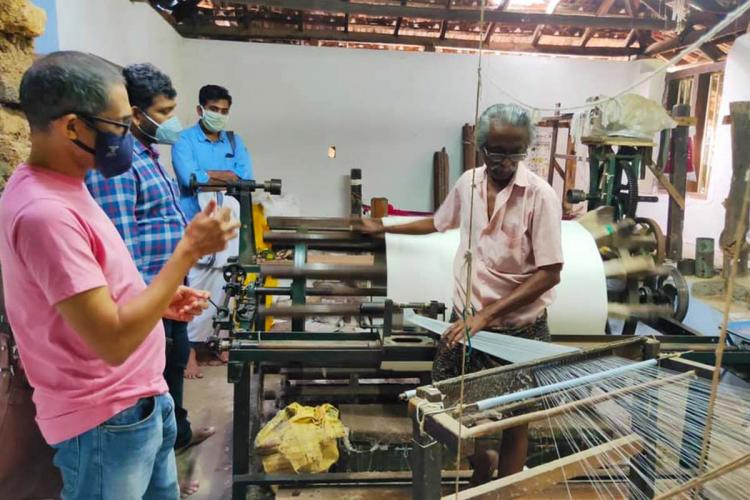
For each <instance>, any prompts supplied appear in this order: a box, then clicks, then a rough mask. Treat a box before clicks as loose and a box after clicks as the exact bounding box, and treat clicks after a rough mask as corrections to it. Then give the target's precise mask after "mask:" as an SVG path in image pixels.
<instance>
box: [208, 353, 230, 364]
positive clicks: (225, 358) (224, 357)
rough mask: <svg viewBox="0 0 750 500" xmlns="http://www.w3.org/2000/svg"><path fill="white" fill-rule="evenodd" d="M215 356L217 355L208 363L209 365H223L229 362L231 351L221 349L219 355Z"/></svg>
mask: <svg viewBox="0 0 750 500" xmlns="http://www.w3.org/2000/svg"><path fill="white" fill-rule="evenodd" d="M214 356H215V357H214V358H213V359H212V360H210V361H209V362H208V363H207V364H208V366H222V365H225V364H227V363H229V353H228V352H226V351H221V352H220V353H219V354H218V355H214Z"/></svg>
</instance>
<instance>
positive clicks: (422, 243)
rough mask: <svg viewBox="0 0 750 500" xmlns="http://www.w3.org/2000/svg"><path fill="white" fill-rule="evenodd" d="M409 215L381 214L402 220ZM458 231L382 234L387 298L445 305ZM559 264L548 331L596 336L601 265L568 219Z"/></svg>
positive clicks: (600, 328) (602, 317)
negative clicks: (438, 302)
mask: <svg viewBox="0 0 750 500" xmlns="http://www.w3.org/2000/svg"><path fill="white" fill-rule="evenodd" d="M416 219H417V218H414V217H386V218H385V219H383V222H384V224H386V225H394V224H402V223H405V222H410V221H412V220H416ZM458 244H459V231H457V230H456V231H447V232H445V233H436V234H430V235H426V236H407V235H402V234H387V235H386V253H387V264H388V297H389V298H390V299H392V300H393V301H395V302H397V303H406V302H428V301H430V300H437V301H440V302H443V303H444V304H446V305H447V306H448V307H451V306H452V297H453V282H454V281H453V259H454V256H455V254H456V251H457V249H458ZM562 246H563V259H564V261H565V264H564V265H563V271H562V276H561V280H560V284H559V285H558V286H557V287H556V289H555V292H556V297H555V301H554V302H553V303H552V305H551V306H550V307H549V325H550V331H551V333H553V334H561V335H598V334H603V333H604V327H605V323H606V321H607V287H606V280H605V276H604V265H603V262H602V259H601V257H600V256H599V250H598V249H597V247H596V242H595V241H594V238H593V237H592V236H591V234H590V233H589V232H588V231H587V230H586V229H585V228H584V227H583V226H581V225H580V224H578V223H577V222H574V221H563V222H562Z"/></svg>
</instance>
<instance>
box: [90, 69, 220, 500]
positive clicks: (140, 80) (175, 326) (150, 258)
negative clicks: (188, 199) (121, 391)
mask: <svg viewBox="0 0 750 500" xmlns="http://www.w3.org/2000/svg"><path fill="white" fill-rule="evenodd" d="M123 75H124V76H125V81H126V86H127V91H128V98H129V99H130V104H131V106H132V107H133V124H132V126H131V132H132V133H133V136H134V137H135V139H137V140H135V141H134V143H133V144H134V146H133V166H132V168H131V169H130V170H128V171H127V172H126V173H124V174H122V175H119V176H117V177H113V178H110V179H106V178H104V177H103V176H102V175H101V174H99V173H98V172H96V171H94V170H92V171H91V172H90V173H89V175H88V177H87V178H86V185H87V186H88V189H89V191H90V192H91V195H92V196H93V197H94V199H95V200H96V201H97V203H98V204H99V205H100V206H101V207H102V208H103V209H104V211H105V212H106V214H107V215H108V216H109V218H110V219H111V220H112V222H114V224H115V226H116V227H117V230H118V231H119V232H120V234H121V235H122V238H123V240H125V243H126V245H127V247H128V249H129V250H130V253H131V255H132V256H133V260H135V263H136V265H137V267H138V270H139V271H140V272H141V274H142V275H143V278H144V280H145V281H146V283H150V282H151V280H152V279H153V278H154V277H155V276H156V275H157V274H158V273H159V271H160V270H161V268H162V266H163V265H164V264H165V263H166V262H167V260H168V259H169V257H170V256H171V255H172V253H173V252H174V249H175V247H176V246H177V243H178V242H179V241H180V239H181V238H182V234H183V231H184V228H185V226H186V225H187V223H188V221H187V218H186V217H185V215H184V213H183V211H182V209H181V208H180V204H179V199H180V198H179V197H180V191H179V187H178V186H177V183H176V181H175V180H174V178H173V177H172V176H171V175H170V174H169V173H168V172H167V171H166V169H165V168H164V166H163V165H162V164H161V163H160V162H159V153H158V152H157V151H156V150H155V149H154V144H155V143H162V144H174V142H176V140H177V137H178V135H179V131H180V129H181V126H180V125H179V120H178V119H177V117H176V116H175V115H174V110H175V107H176V105H177V103H176V101H175V97H176V96H177V92H176V91H175V90H174V88H173V87H172V82H171V80H170V78H169V77H168V76H167V75H165V74H164V73H162V72H160V71H159V70H158V69H157V68H155V67H154V66H152V65H150V64H134V65H131V66H128V67H127V68H125V69H124V70H123ZM163 321H164V329H165V332H166V336H167V339H170V340H171V346H169V345H168V347H167V360H166V368H165V370H164V378H165V380H166V382H167V385H168V386H169V392H170V393H171V395H172V398H173V399H174V401H175V418H176V420H177V440H176V442H175V448H176V449H179V448H185V447H187V446H191V445H194V444H198V443H200V442H201V441H203V440H205V439H206V438H208V437H210V436H211V435H213V434H214V433H215V429H214V428H213V427H207V428H203V429H200V430H195V431H193V430H192V429H191V427H190V422H189V421H188V419H187V411H186V410H185V409H184V407H183V404H182V396H183V385H184V379H183V375H184V371H185V367H186V365H187V361H188V355H189V353H190V344H189V342H188V336H187V323H183V322H179V321H174V320H170V319H164V320H163ZM168 342H169V340H168ZM181 490H182V492H183V493H184V494H192V493H194V492H195V491H196V490H197V484H196V483H194V482H193V483H191V484H181Z"/></svg>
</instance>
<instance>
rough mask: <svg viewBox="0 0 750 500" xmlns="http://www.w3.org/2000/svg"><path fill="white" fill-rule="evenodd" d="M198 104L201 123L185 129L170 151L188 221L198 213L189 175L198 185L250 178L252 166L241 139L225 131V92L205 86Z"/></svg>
mask: <svg viewBox="0 0 750 500" xmlns="http://www.w3.org/2000/svg"><path fill="white" fill-rule="evenodd" d="M198 102H199V103H200V104H199V105H198V108H197V110H198V116H199V117H200V120H198V123H196V124H195V125H194V126H192V127H190V128H188V129H185V130H184V131H183V132H182V134H181V135H180V139H179V140H178V141H177V144H175V145H174V147H173V148H172V163H173V166H174V170H175V173H176V174H177V181H178V182H179V184H180V203H181V205H182V210H183V212H185V215H186V216H187V217H188V219H189V218H192V217H193V215H195V214H197V213H198V212H199V211H200V204H199V203H198V196H197V195H196V193H195V191H193V190H192V189H191V188H190V179H191V176H193V175H195V179H196V180H197V181H198V182H200V183H207V182H210V181H211V180H212V179H214V180H221V181H232V180H237V179H243V180H251V179H252V178H253V163H252V160H251V159H250V153H248V151H247V148H246V147H245V144H244V143H243V142H242V138H241V137H240V136H239V135H235V133H234V132H232V131H226V130H225V129H226V126H227V121H228V120H229V110H230V108H231V107H232V96H231V95H229V92H228V91H227V89H225V88H224V87H219V86H218V85H206V86H204V87H203V88H201V90H200V93H199V94H198Z"/></svg>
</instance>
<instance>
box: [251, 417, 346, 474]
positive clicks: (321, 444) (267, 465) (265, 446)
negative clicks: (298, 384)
mask: <svg viewBox="0 0 750 500" xmlns="http://www.w3.org/2000/svg"><path fill="white" fill-rule="evenodd" d="M345 434H346V429H345V428H344V424H342V423H341V420H339V411H338V410H337V409H336V408H334V407H333V406H332V405H330V404H323V405H321V406H316V407H312V406H302V405H301V404H299V403H292V404H290V405H289V406H287V407H286V408H284V409H283V410H282V411H280V412H279V413H277V414H276V416H275V417H274V418H273V419H271V421H270V422H268V423H267V424H266V425H265V426H264V427H263V429H261V431H260V432H259V433H258V436H257V437H256V438H255V451H256V452H257V453H258V454H259V455H262V456H263V469H264V470H265V471H266V472H268V473H292V472H294V473H303V474H314V473H317V472H324V471H327V470H328V469H329V468H330V467H331V465H333V464H334V463H336V461H337V460H338V459H339V449H338V444H337V442H336V440H337V439H338V438H341V437H344V435H345Z"/></svg>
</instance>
